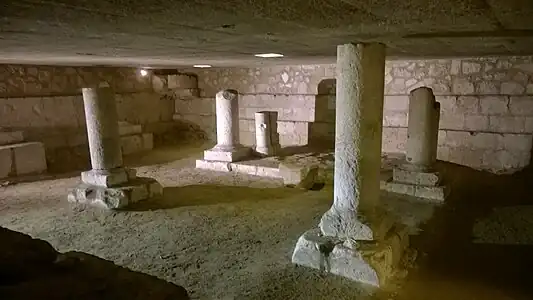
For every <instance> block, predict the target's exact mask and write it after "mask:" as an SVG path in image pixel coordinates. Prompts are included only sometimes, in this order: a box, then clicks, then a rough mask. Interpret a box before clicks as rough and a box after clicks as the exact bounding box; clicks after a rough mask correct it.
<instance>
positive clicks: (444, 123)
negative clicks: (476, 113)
mask: <svg viewBox="0 0 533 300" xmlns="http://www.w3.org/2000/svg"><path fill="white" fill-rule="evenodd" d="M464 127H465V115H464V114H455V113H443V114H441V116H440V122H439V128H441V129H453V130H463V129H464Z"/></svg>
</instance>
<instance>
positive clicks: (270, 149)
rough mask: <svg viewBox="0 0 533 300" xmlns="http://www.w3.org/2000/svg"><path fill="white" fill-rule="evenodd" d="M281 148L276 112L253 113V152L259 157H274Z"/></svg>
mask: <svg viewBox="0 0 533 300" xmlns="http://www.w3.org/2000/svg"><path fill="white" fill-rule="evenodd" d="M280 148H281V146H280V144H279V134H278V112H276V111H260V112H256V113H255V152H257V153H258V154H259V155H265V156H271V155H275V154H276V153H277V152H278V151H279V149H280Z"/></svg>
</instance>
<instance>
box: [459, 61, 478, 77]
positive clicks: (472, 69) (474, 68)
mask: <svg viewBox="0 0 533 300" xmlns="http://www.w3.org/2000/svg"><path fill="white" fill-rule="evenodd" d="M462 67H463V68H462V70H463V74H472V73H479V72H480V71H481V64H480V63H477V62H468V61H463V66H462Z"/></svg>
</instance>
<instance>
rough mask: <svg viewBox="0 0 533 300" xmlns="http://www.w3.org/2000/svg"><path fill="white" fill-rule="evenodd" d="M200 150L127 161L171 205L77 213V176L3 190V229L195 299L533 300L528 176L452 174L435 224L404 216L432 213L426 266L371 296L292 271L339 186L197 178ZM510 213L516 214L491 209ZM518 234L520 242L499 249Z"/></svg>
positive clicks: (424, 235) (420, 242)
mask: <svg viewBox="0 0 533 300" xmlns="http://www.w3.org/2000/svg"><path fill="white" fill-rule="evenodd" d="M198 150H199V148H198V147H191V148H183V147H182V148H181V149H177V148H166V149H158V150H155V151H153V152H151V153H150V154H146V155H138V156H135V157H130V158H129V159H127V160H126V162H127V163H128V164H129V165H135V166H142V167H139V169H138V170H139V175H141V176H148V177H153V178H156V179H157V180H159V181H160V182H161V183H162V184H163V186H164V187H165V189H164V199H162V200H158V201H150V202H147V203H145V204H143V205H140V206H136V207H134V208H132V209H130V210H128V211H120V212H109V211H103V210H99V209H95V208H87V207H80V206H73V205H71V204H69V203H68V202H67V201H66V194H67V189H68V188H70V187H73V186H75V185H76V184H77V183H78V182H79V177H68V176H62V177H64V178H59V179H51V180H46V181H39V182H33V183H19V184H15V185H8V186H5V187H0V226H4V227H7V228H9V229H13V230H17V231H21V232H24V233H28V234H30V235H32V236H33V237H36V238H41V239H44V240H47V241H49V242H50V243H51V244H52V245H53V246H54V247H56V248H57V249H58V250H59V251H69V250H76V251H84V252H87V253H90V254H94V255H97V256H100V257H102V258H105V259H108V260H112V261H114V262H116V263H117V264H119V265H123V266H126V267H129V268H131V269H134V270H137V271H141V272H145V273H148V274H151V275H155V276H157V277H160V278H162V279H165V280H168V281H171V282H174V283H176V284H179V285H181V286H184V287H185V288H186V289H187V290H188V291H189V293H190V294H191V297H192V298H193V299H380V300H392V299H395V300H418V299H420V300H440V299H453V300H462V299H465V300H467V299H472V300H474V299H479V300H492V299H494V300H504V299H512V300H521V299H529V300H530V299H533V293H532V291H533V285H531V283H533V282H532V281H531V279H530V278H531V276H529V274H528V273H526V272H527V271H530V270H531V269H532V267H533V255H531V254H532V253H533V243H531V242H527V238H529V241H531V236H532V235H533V233H532V234H528V233H529V232H532V229H531V228H533V224H532V222H533V209H531V206H529V205H531V204H532V202H533V198H532V197H531V196H532V194H533V193H532V192H531V190H532V189H533V188H530V187H531V182H533V178H531V177H530V176H529V175H528V174H526V173H523V174H517V175H514V176H495V175H491V174H487V173H483V172H478V171H474V170H471V169H468V168H464V167H460V166H453V165H450V166H449V168H450V170H452V173H451V174H452V175H453V176H452V177H453V179H454V189H453V192H452V194H451V195H450V197H449V199H448V202H447V204H446V205H444V206H442V207H440V208H438V209H437V210H436V211H435V213H434V214H433V211H434V210H433V208H429V210H428V206H427V205H422V206H423V207H421V208H420V211H418V209H412V207H413V206H409V205H408V206H405V207H408V209H407V210H409V211H407V210H406V211H404V213H402V214H405V215H407V214H408V213H410V212H413V210H416V211H417V213H416V214H417V215H420V214H426V215H427V212H428V211H429V215H432V214H433V218H432V219H431V220H430V221H429V222H427V224H425V225H423V227H422V231H421V232H420V234H419V235H418V236H415V237H413V239H412V244H413V247H414V248H416V249H417V252H416V253H418V256H417V259H416V261H415V262H413V263H412V264H411V266H412V268H411V269H410V270H409V272H408V275H407V276H403V277H399V278H398V280H397V281H396V282H393V283H392V284H390V285H389V286H387V287H384V288H383V289H382V290H379V291H372V290H369V289H368V288H366V287H364V286H361V285H359V284H356V283H353V282H351V281H348V280H346V279H343V278H340V277H336V276H332V275H324V274H321V273H320V272H319V271H314V270H311V269H307V268H303V267H297V266H295V265H293V264H291V263H290V257H291V254H292V250H293V247H294V245H295V242H296V240H297V239H298V237H299V236H300V235H301V234H302V233H303V232H304V231H306V230H308V229H310V228H311V227H313V226H316V225H317V224H318V220H319V218H320V216H321V215H322V213H323V212H325V211H326V210H327V209H328V208H329V206H330V205H331V200H332V188H331V186H329V185H326V186H325V187H324V188H323V189H322V190H320V191H301V190H297V189H290V188H285V187H283V186H282V183H281V181H279V180H273V179H265V178H259V177H253V176H245V175H236V174H228V173H216V172H210V171H202V170H197V169H194V168H193V165H194V158H195V157H199V153H198ZM528 184H529V186H530V187H528ZM396 200H398V203H399V202H401V201H402V200H401V199H398V198H395V197H392V196H389V195H387V196H384V201H389V202H390V201H392V202H395V201H396ZM395 203H396V202H395ZM517 205H525V206H520V207H517ZM503 206H505V207H507V208H509V207H510V208H511V211H510V212H509V211H505V212H504V213H498V211H497V210H496V211H494V210H493V208H498V207H503ZM432 207H433V206H432ZM528 212H529V215H528ZM408 218H409V217H407V219H408ZM516 219H519V220H522V221H520V222H513V220H516ZM476 220H477V221H476ZM528 222H529V223H528ZM524 226H529V228H525V229H524ZM473 229H475V230H473ZM510 232H513V233H514V234H513V236H514V238H513V239H512V240H511V241H509V240H506V239H502V238H501V237H502V236H504V237H505V236H508V233H510ZM491 237H494V238H491ZM524 240H525V241H526V242H521V241H524ZM371 292H372V293H371Z"/></svg>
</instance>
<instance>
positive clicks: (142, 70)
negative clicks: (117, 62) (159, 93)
mask: <svg viewBox="0 0 533 300" xmlns="http://www.w3.org/2000/svg"><path fill="white" fill-rule="evenodd" d="M140 73H141V76H142V77H144V76H146V75H148V71H147V70H145V69H141V71H140Z"/></svg>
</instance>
